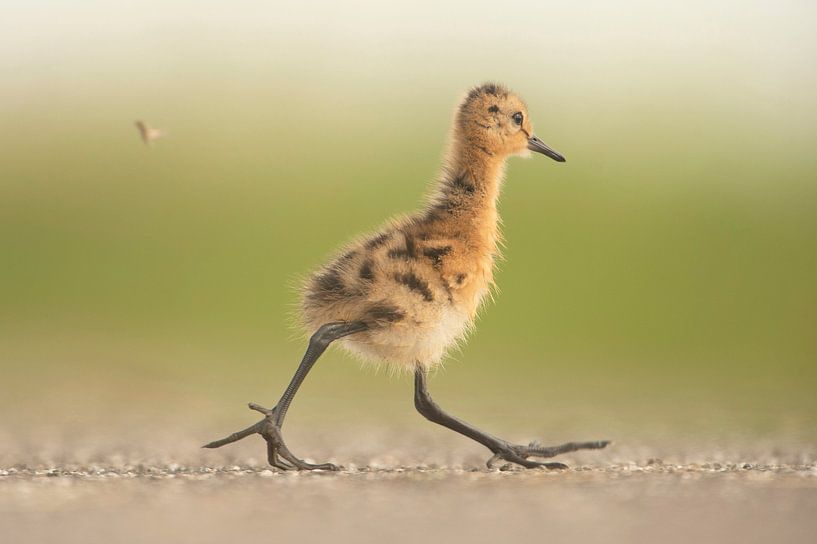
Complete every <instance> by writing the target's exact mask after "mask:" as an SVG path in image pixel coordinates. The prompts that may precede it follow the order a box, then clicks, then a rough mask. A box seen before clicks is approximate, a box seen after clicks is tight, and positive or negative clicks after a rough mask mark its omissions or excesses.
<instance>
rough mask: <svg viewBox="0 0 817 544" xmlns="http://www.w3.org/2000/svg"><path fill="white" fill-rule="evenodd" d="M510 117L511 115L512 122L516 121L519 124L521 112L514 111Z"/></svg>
mask: <svg viewBox="0 0 817 544" xmlns="http://www.w3.org/2000/svg"><path fill="white" fill-rule="evenodd" d="M512 117H513V122H514V123H516V124H517V125H519V126H521V125H522V113H520V112H516V113H514V114H513V116H512Z"/></svg>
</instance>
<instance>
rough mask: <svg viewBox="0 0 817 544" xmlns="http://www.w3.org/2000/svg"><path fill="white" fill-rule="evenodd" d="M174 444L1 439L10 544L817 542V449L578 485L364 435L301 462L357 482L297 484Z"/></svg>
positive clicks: (673, 456)
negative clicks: (332, 465)
mask: <svg viewBox="0 0 817 544" xmlns="http://www.w3.org/2000/svg"><path fill="white" fill-rule="evenodd" d="M172 434H173V433H170V435H172ZM170 435H162V436H158V437H157V436H153V437H151V438H150V439H148V438H147V437H141V438H135V437H130V438H128V439H122V438H121V437H120V436H119V435H118V434H117V433H111V434H105V435H97V436H95V437H89V436H77V435H73V434H64V435H59V434H58V433H57V434H49V433H44V434H42V435H40V436H38V437H36V439H34V437H28V438H27V439H26V440H20V439H19V435H16V434H5V435H4V434H3V433H0V439H2V440H3V443H4V444H6V447H5V448H4V450H3V451H2V452H0V541H2V542H14V543H29V542H32V543H33V542H48V541H54V540H59V541H60V542H61V543H69V544H70V543H74V542H76V543H88V542H117V543H120V542H121V543H148V542H150V543H156V542H173V543H186V542H191V543H192V542H196V543H209V542H214V543H215V542H224V541H240V542H242V543H247V542H275V541H279V540H289V541H294V542H327V541H332V542H364V543H365V542H384V541H389V542H393V543H397V542H417V541H422V542H477V543H479V542H486V543H487V542H492V543H493V542H497V541H513V540H518V539H531V538H535V539H537V540H546V539H549V540H555V541H556V542H564V541H568V540H570V541H575V542H605V543H611V542H670V543H672V542H691V541H692V542H741V543H746V542H787V543H789V542H795V543H796V542H814V541H815V538H817V519H816V518H815V516H814V513H815V512H817V455H815V448H814V446H813V445H803V444H794V443H793V442H790V443H789V444H788V445H787V446H785V447H782V446H781V445H780V443H779V442H778V441H776V442H774V443H766V444H751V445H747V444H733V445H732V447H730V448H719V449H718V448H715V447H713V445H712V444H711V443H710V444H703V445H702V446H704V447H705V448H708V449H701V448H699V447H696V448H691V447H689V446H688V445H687V446H686V449H683V448H678V447H676V446H673V445H672V444H671V443H670V442H663V443H661V444H659V445H658V446H652V447H649V448H647V447H643V446H633V445H628V444H617V445H614V447H612V448H611V449H609V450H605V451H603V452H582V453H575V454H571V455H568V456H564V457H561V458H560V460H562V461H565V462H567V463H569V464H570V465H571V467H572V468H570V469H569V470H566V471H545V470H527V471H526V470H517V469H513V470H493V471H489V470H487V469H485V468H484V464H483V462H484V460H485V455H484V452H483V451H482V450H481V449H480V448H474V447H472V446H471V445H470V444H469V443H467V442H466V441H463V440H460V439H457V438H455V437H448V436H444V435H441V434H437V433H434V432H429V434H417V435H416V436H415V435H413V434H412V435H406V434H404V433H394V434H393V435H383V434H376V433H374V434H369V433H366V432H358V434H357V435H356V436H357V438H356V439H355V440H352V441H349V440H348V434H347V435H344V436H345V437H346V439H347V441H346V443H347V444H351V445H347V446H345V447H342V446H341V447H339V446H338V444H343V443H344V442H343V441H342V440H340V437H339V436H338V435H336V434H335V435H324V436H322V437H320V438H313V439H310V438H309V437H308V436H301V437H296V438H295V440H294V441H295V442H297V443H298V448H296V451H299V450H300V449H302V448H303V449H304V451H314V452H315V453H316V457H317V459H316V460H324V459H328V460H332V461H339V462H343V461H346V467H347V468H346V469H345V470H344V471H341V472H338V473H329V472H313V473H294V472H279V471H276V470H273V469H270V468H268V467H266V466H265V465H264V463H263V461H262V460H261V459H259V458H257V456H258V455H259V454H260V453H261V452H262V451H263V449H262V446H261V444H260V443H258V442H257V441H245V443H242V444H241V445H237V446H235V447H234V448H232V449H224V450H216V451H214V452H213V451H209V450H208V451H202V450H199V449H198V448H197V445H198V443H197V442H193V441H192V440H189V439H186V440H183V441H181V443H179V442H178V441H174V440H171V439H170ZM205 436H208V437H209V435H207V434H205ZM49 437H50V438H49ZM386 444H388V447H386V446H385V445H386ZM307 448H308V450H307ZM373 452H380V453H378V454H377V455H376V456H372V453H373ZM332 453H334V454H335V455H336V457H335V456H332V455H331V454H332ZM318 454H325V455H326V457H320V456H318Z"/></svg>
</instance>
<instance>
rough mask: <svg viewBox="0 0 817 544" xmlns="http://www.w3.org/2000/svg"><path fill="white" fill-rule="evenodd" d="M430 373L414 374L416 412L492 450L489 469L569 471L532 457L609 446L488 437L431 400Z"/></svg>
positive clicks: (420, 371)
mask: <svg viewBox="0 0 817 544" xmlns="http://www.w3.org/2000/svg"><path fill="white" fill-rule="evenodd" d="M427 382H428V371H427V370H425V369H423V368H421V367H419V366H418V367H417V369H416V370H415V371H414V406H415V407H416V408H417V411H418V412H420V413H421V414H422V415H423V416H425V417H426V419H428V420H429V421H433V422H434V423H437V424H438V425H442V426H443V427H447V428H449V429H451V430H452V431H456V432H458V433H460V434H462V435H465V436H467V437H468V438H470V439H472V440H476V441H477V442H479V443H480V444H482V445H483V446H485V447H486V448H488V449H489V450H491V451H492V452H493V454H494V455H493V457H491V458H490V459H489V460H488V466H489V467H491V466H493V463H494V462H495V461H497V460H499V459H504V460H506V461H511V462H513V463H516V464H518V465H522V466H523V467H526V468H534V467H545V468H549V469H562V468H567V465H564V464H563V463H542V462H539V461H531V460H530V459H528V458H529V457H553V456H555V455H558V454H560V453H566V452H570V451H576V450H585V449H601V448H603V447H605V446H607V444H609V443H610V442H609V441H607V440H599V441H594V442H569V443H567V444H562V445H561V446H553V447H542V446H540V445H539V444H537V443H531V444H530V445H528V446H517V445H514V444H511V443H510V442H507V441H505V440H502V439H501V438H497V437H495V436H493V435H490V434H488V433H485V432H483V431H481V430H479V429H477V428H476V427H474V426H473V425H471V424H470V423H466V422H465V421H463V420H461V419H458V418H456V417H454V416H452V415H450V414H448V413H447V412H445V411H444V410H443V409H442V408H440V406H439V405H438V404H437V403H436V402H435V401H434V399H432V398H431V395H430V394H429V392H428V383H427Z"/></svg>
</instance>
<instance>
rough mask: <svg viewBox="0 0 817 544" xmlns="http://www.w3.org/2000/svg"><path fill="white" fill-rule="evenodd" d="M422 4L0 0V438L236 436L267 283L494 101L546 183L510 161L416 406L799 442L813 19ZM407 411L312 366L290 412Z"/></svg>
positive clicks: (812, 205) (266, 398)
mask: <svg viewBox="0 0 817 544" xmlns="http://www.w3.org/2000/svg"><path fill="white" fill-rule="evenodd" d="M438 4H439V3H433V4H431V5H425V4H423V3H419V4H418V3H415V2H411V3H404V4H402V5H400V4H394V3H381V2H354V3H351V4H348V3H342V4H340V3H339V4H337V5H336V4H334V3H331V2H328V1H327V2H317V3H315V2H305V3H301V4H300V5H299V7H294V6H292V5H290V4H289V3H287V4H277V3H269V2H250V1H239V2H231V3H223V2H214V1H195V2H194V1H187V2H184V1H176V2H159V1H140V2H136V1H127V2H118V3H116V5H115V6H114V5H112V4H111V3H107V2H96V1H85V2H59V1H56V0H54V1H48V2H47V1H22V0H11V1H7V2H5V3H4V15H3V18H2V21H1V22H0V31H1V32H0V67H1V68H2V73H3V82H2V86H0V126H1V127H2V130H0V365H2V382H0V407H2V409H3V412H4V413H5V414H6V415H5V416H4V419H5V420H6V423H8V424H12V422H13V421H16V420H18V419H19V418H24V419H25V418H29V419H36V418H37V417H38V416H41V415H42V409H43V407H44V406H47V407H48V409H49V411H53V414H58V415H57V416H55V417H56V418H57V421H65V422H73V423H75V424H85V423H88V422H91V423H93V422H96V421H101V420H102V419H105V418H114V419H115V418H117V417H120V416H121V411H122V410H124V411H127V412H130V413H132V414H136V416H135V417H137V419H138V418H139V417H144V419H145V421H144V424H145V425H146V426H147V425H152V424H154V422H155V418H156V417H157V416H160V415H164V416H167V417H175V415H178V414H189V415H190V417H197V418H200V419H202V420H209V421H213V420H215V421H218V422H227V421H229V422H247V421H249V420H250V419H251V418H252V416H251V415H250V414H248V413H245V411H244V409H242V407H241V404H240V403H242V402H244V401H247V400H254V401H259V402H268V403H269V402H270V401H273V400H274V399H275V398H277V396H278V394H279V393H280V391H282V389H283V387H284V386H285V383H286V381H287V380H288V379H289V377H290V375H291V373H292V372H293V370H294V368H295V365H296V364H297V360H298V358H299V356H300V353H301V351H302V349H303V347H304V342H303V340H302V338H301V336H300V332H299V331H297V330H296V329H294V328H293V326H292V322H293V319H292V311H293V309H294V307H295V303H296V301H297V295H296V289H295V287H296V286H297V284H298V279H299V277H302V276H303V275H304V274H305V273H307V272H308V271H309V270H310V269H312V268H313V267H315V266H316V265H318V264H320V263H321V262H322V260H323V259H324V258H325V257H326V256H327V255H329V254H330V253H331V252H332V251H333V249H334V248H335V247H336V246H337V245H338V244H339V243H341V242H343V241H345V240H348V239H349V238H351V237H352V236H354V235H356V234H357V233H359V232H361V231H365V230H367V229H372V228H374V227H376V226H377V225H378V224H380V223H381V222H382V221H383V220H384V219H385V218H386V217H388V216H389V215H392V214H394V213H398V212H405V211H410V210H412V209H414V208H415V207H416V206H417V205H418V203H419V202H420V197H421V195H422V194H423V192H424V191H425V190H426V189H427V187H428V184H429V181H430V180H432V179H433V178H434V177H435V175H436V171H437V169H438V167H439V163H440V158H441V154H442V150H443V148H444V145H445V141H446V134H447V130H448V125H449V121H450V119H451V111H452V108H453V106H454V105H455V104H456V102H457V101H458V99H459V97H460V96H461V95H462V93H463V92H464V91H466V90H467V89H468V88H469V87H470V86H472V85H474V84H477V83H480V82H482V81H485V80H496V81H500V82H503V83H505V84H507V85H509V86H511V87H512V88H514V89H515V90H517V91H518V92H519V93H520V94H521V95H522V96H523V97H525V98H526V100H527V102H528V105H529V109H530V112H531V115H532V119H533V121H534V124H535V127H536V131H537V133H538V134H539V136H540V137H541V138H542V139H543V140H545V141H546V142H548V143H549V144H550V145H552V146H553V147H555V148H556V149H558V150H559V151H561V152H562V153H564V154H565V155H566V156H567V158H568V162H567V163H566V164H564V165H560V164H557V163H554V162H552V161H548V160H545V159H543V158H541V157H535V158H533V159H532V160H528V161H523V160H520V159H514V160H512V161H511V162H510V164H509V168H508V176H507V183H506V185H505V188H504V193H503V196H502V201H501V204H500V213H501V215H502V217H503V222H504V233H505V236H506V239H507V246H506V250H505V256H506V260H505V262H503V263H502V264H501V266H500V270H499V273H498V274H497V280H498V284H499V288H500V292H499V296H498V297H497V299H496V302H495V303H494V304H491V305H489V306H488V307H487V309H486V311H485V312H484V315H483V317H481V319H480V321H479V324H478V327H477V332H476V334H475V335H474V336H473V337H472V338H471V340H470V341H469V342H468V344H467V345H466V346H465V347H464V349H463V350H462V351H461V352H459V353H457V354H454V355H453V356H452V357H451V358H450V359H449V360H448V361H447V363H446V366H445V369H444V370H443V371H442V372H440V373H438V374H437V376H435V379H434V382H433V384H432V386H433V388H434V390H435V391H437V392H438V394H439V397H440V402H441V403H442V404H445V405H448V406H450V407H452V409H453V408H456V409H457V410H458V411H459V412H461V413H463V412H464V413H470V414H473V417H475V418H476V417H481V418H482V419H481V421H485V419H491V418H493V420H494V422H495V424H496V426H499V425H500V421H501V420H514V421H517V422H519V423H520V424H525V423H526V422H529V421H532V420H533V419H537V420H543V418H544V421H545V422H551V423H555V422H557V421H559V422H564V423H565V425H567V426H568V427H569V426H570V425H571V422H573V423H575V424H576V425H577V426H579V427H582V426H583V427H582V428H588V429H593V430H594V431H595V430H598V431H599V432H601V433H603V432H605V429H607V428H610V426H613V427H615V425H619V424H620V425H624V426H626V425H631V426H633V427H639V428H640V427H641V426H643V425H647V426H649V425H655V426H664V427H668V428H675V429H678V431H679V432H681V431H683V432H689V433H697V432H706V431H709V432H711V433H715V434H717V433H722V432H726V431H727V430H731V431H734V432H735V433H745V434H751V435H754V436H756V435H757V434H758V433H771V434H774V433H777V432H780V431H781V429H784V430H787V431H786V432H792V433H795V434H798V435H802V436H803V437H804V438H806V439H809V440H813V438H814V437H813V426H814V424H815V423H817V400H815V399H817V334H816V333H817V156H816V155H815V151H814V146H815V144H816V143H817V62H815V61H817V33H815V32H814V29H815V28H816V27H817V7H815V4H814V3H812V2H736V1H735V2H716V3H713V2H691V3H690V2H688V3H683V4H679V3H663V2H661V3H655V2H639V1H627V2H616V3H608V2H600V1H599V2H568V1H563V2H504V3H502V4H500V5H496V4H494V3H487V2H475V1H471V2H464V3H452V4H447V5H445V6H441V5H438ZM136 119H145V120H146V121H148V122H149V123H151V124H153V125H154V126H157V127H163V128H166V129H167V130H168V131H169V136H168V137H167V138H165V139H163V140H160V141H158V142H156V144H155V146H154V147H153V148H152V149H148V148H146V147H145V146H144V145H142V143H141V142H140V141H139V138H138V135H137V131H136V129H135V128H134V126H133V122H134V120H136ZM410 388H411V385H410V381H409V380H408V379H405V378H396V377H389V375H388V373H384V372H381V373H375V372H372V371H369V370H366V371H364V372H360V369H359V365H358V364H357V363H356V362H353V361H352V360H351V359H349V358H348V357H346V356H345V355H343V354H342V353H340V352H332V353H331V354H330V355H329V356H328V357H326V360H325V361H323V360H322V361H321V363H320V364H319V365H318V367H317V369H316V371H315V372H314V374H313V375H312V376H310V378H309V380H308V382H307V386H305V388H304V393H303V394H302V396H301V397H299V400H298V401H297V402H296V409H295V410H293V417H295V418H302V419H307V420H312V421H321V420H322V421H358V422H363V423H371V424H372V425H375V424H379V423H381V422H382V421H383V420H385V419H386V418H389V419H390V420H394V418H398V419H399V418H415V417H419V416H415V414H414V413H413V407H412V405H411V393H410ZM112 406H115V407H116V408H115V409H112ZM12 414H13V417H12ZM24 414H25V415H24ZM298 414H300V415H298ZM322 418H327V419H322ZM148 420H151V421H150V422H149V421H148ZM412 421H413V420H412ZM51 422H52V423H53V420H52V421H51ZM418 425H419V424H418ZM224 430H225V431H227V430H233V429H232V428H229V427H224ZM207 438H213V437H212V436H208V437H207ZM565 438H600V437H599V436H593V437H589V436H583V437H580V436H575V437H573V436H565Z"/></svg>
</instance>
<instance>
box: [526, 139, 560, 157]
mask: <svg viewBox="0 0 817 544" xmlns="http://www.w3.org/2000/svg"><path fill="white" fill-rule="evenodd" d="M528 149H530V150H531V151H536V152H537V153H541V154H542V155H547V156H548V157H550V158H551V159H553V160H554V161H557V162H565V161H566V160H567V159H565V158H564V155H562V154H561V153H559V152H557V151H556V150H555V149H551V148H550V147H548V145H547V144H546V143H545V142H543V141H542V140H540V139H539V138H537V137H536V136H531V137H530V138H528Z"/></svg>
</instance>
